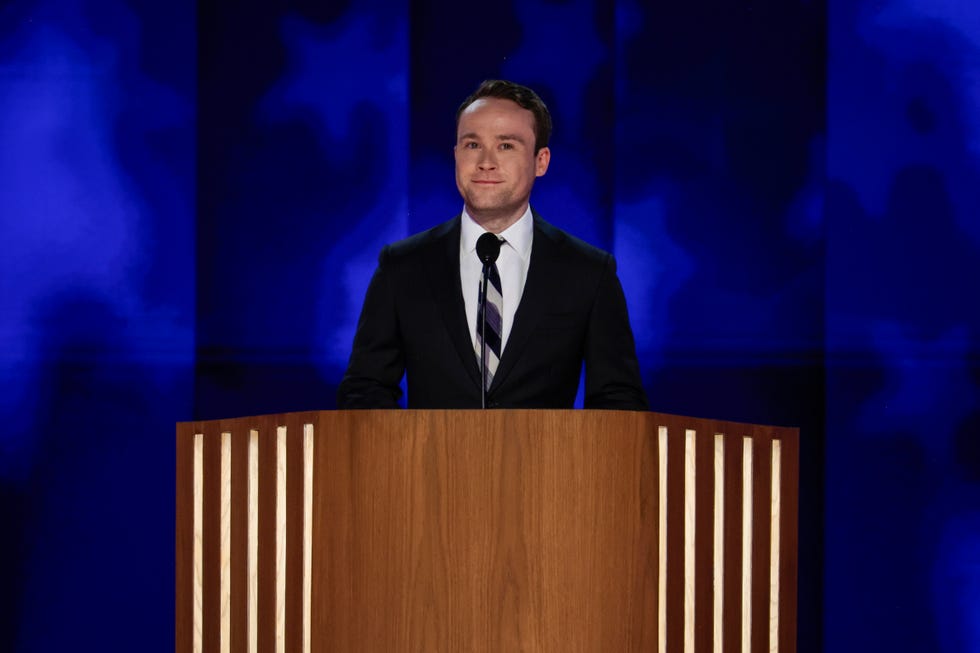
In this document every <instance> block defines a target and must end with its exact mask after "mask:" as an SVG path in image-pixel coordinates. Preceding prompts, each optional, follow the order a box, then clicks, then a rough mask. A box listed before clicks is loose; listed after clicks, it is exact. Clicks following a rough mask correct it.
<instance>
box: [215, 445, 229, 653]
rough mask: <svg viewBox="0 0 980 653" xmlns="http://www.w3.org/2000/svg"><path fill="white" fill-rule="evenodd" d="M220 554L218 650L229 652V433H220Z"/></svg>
mask: <svg viewBox="0 0 980 653" xmlns="http://www.w3.org/2000/svg"><path fill="white" fill-rule="evenodd" d="M220 547H221V554H220V557H219V560H220V561H221V562H220V571H219V576H220V579H221V581H220V585H221V603H220V605H221V609H220V612H219V619H220V622H221V626H220V638H219V639H218V650H219V651H221V653H231V433H228V432H224V433H222V434H221V545H220Z"/></svg>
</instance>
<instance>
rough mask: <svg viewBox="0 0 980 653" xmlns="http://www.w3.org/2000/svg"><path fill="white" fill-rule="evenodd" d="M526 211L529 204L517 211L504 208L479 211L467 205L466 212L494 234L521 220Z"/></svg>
mask: <svg viewBox="0 0 980 653" xmlns="http://www.w3.org/2000/svg"><path fill="white" fill-rule="evenodd" d="M525 211H527V204H525V205H524V206H523V207H521V209H520V210H518V211H516V212H514V211H503V210H498V211H478V210H474V209H473V208H472V207H469V206H467V207H466V212H467V213H468V214H469V216H470V217H471V218H473V222H475V223H477V224H478V225H480V226H481V227H483V228H484V229H486V230H487V231H489V232H490V233H492V234H500V233H501V232H503V231H504V230H506V229H507V228H508V227H510V226H511V225H513V224H514V223H516V222H517V221H518V220H520V219H521V216H523V215H524V212H525Z"/></svg>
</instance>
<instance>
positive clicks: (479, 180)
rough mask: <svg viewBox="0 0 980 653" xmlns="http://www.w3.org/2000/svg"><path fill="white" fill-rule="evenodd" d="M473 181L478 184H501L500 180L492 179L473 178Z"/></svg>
mask: <svg viewBox="0 0 980 653" xmlns="http://www.w3.org/2000/svg"><path fill="white" fill-rule="evenodd" d="M473 183H474V184H476V185H478V186H494V185H496V184H502V183H503V182H502V181H494V180H492V179H474V180H473Z"/></svg>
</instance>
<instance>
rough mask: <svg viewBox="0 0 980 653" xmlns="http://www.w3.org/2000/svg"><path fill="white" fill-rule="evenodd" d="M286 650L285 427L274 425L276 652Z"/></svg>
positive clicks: (279, 652) (280, 652)
mask: <svg viewBox="0 0 980 653" xmlns="http://www.w3.org/2000/svg"><path fill="white" fill-rule="evenodd" d="M285 652H286V427H285V426H278V427H276V653H285Z"/></svg>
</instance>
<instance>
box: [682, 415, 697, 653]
mask: <svg viewBox="0 0 980 653" xmlns="http://www.w3.org/2000/svg"><path fill="white" fill-rule="evenodd" d="M695 435H696V433H695V432H694V431H692V430H691V429H687V430H685V431H684V653H694V599H695V596H694V589H695V587H694V580H695V569H696V564H695V563H696V560H695V557H694V555H695V546H694V545H695V521H694V520H695V518H696V517H697V515H696V505H697V501H696V499H697V484H696V480H697V478H696V476H695V474H696V468H697V467H696V463H697V459H696V456H695V449H694V438H695Z"/></svg>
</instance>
